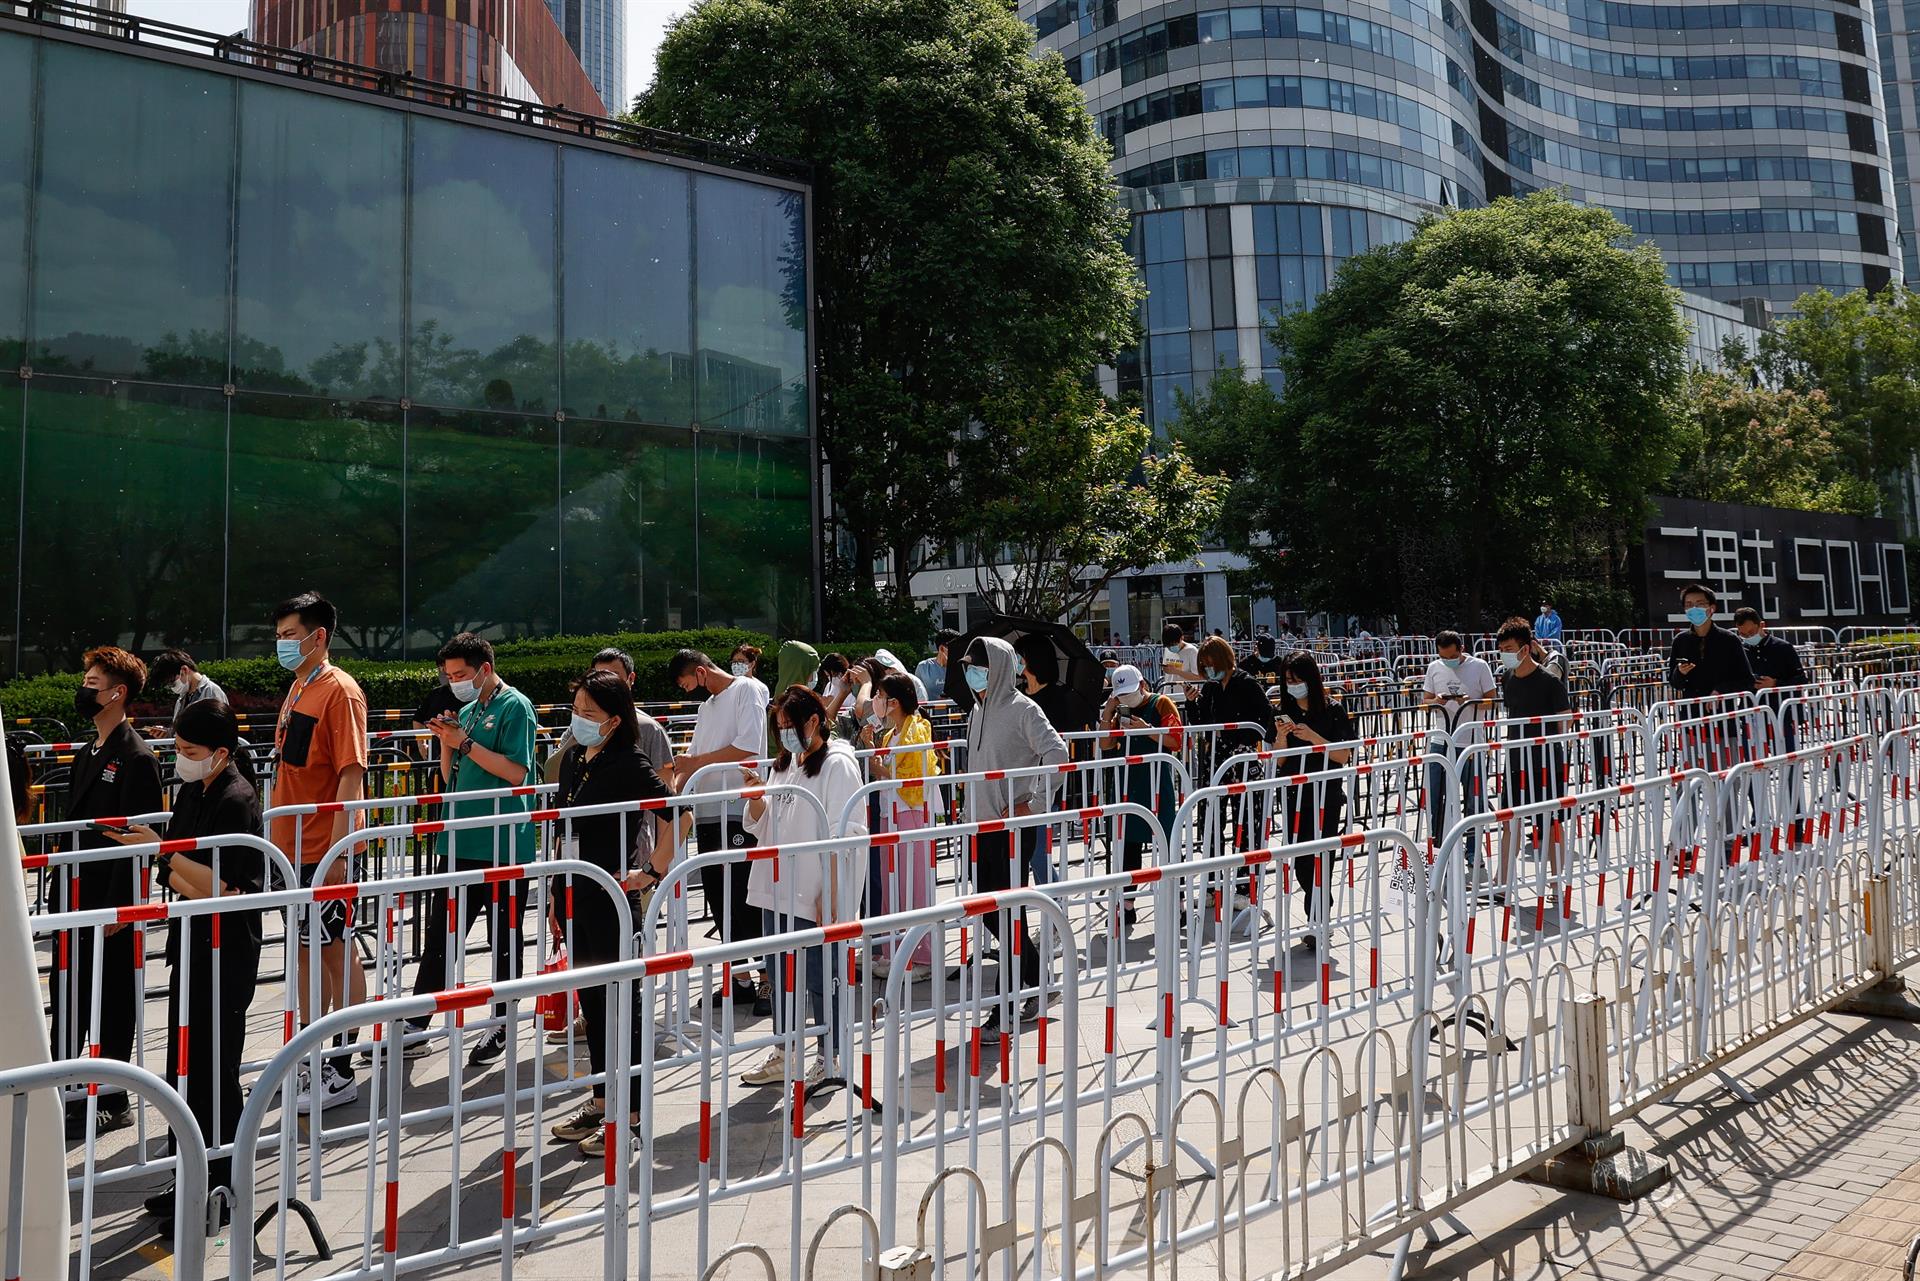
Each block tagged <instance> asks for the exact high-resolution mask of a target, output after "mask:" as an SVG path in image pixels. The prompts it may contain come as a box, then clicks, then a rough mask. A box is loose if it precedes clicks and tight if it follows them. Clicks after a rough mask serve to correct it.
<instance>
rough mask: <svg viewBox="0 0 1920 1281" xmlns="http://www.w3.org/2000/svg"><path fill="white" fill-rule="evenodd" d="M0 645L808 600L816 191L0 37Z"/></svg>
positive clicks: (787, 630) (424, 633)
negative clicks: (316, 622)
mask: <svg viewBox="0 0 1920 1281" xmlns="http://www.w3.org/2000/svg"><path fill="white" fill-rule="evenodd" d="M0 126H4V127H0V538H4V539H5V540H6V541H7V542H8V543H9V544H10V546H9V547H8V548H7V549H6V550H5V551H0V668H4V670H6V671H14V670H24V671H34V670H39V669H41V668H43V667H46V666H49V665H56V666H58V665H70V664H71V663H72V662H73V661H74V660H76V659H77V657H78V655H79V653H80V651H81V650H82V649H84V648H85V647H86V646H88V645H92V644H99V643H103V642H109V641H113V642H117V643H120V644H122V645H126V646H128V647H130V648H133V649H136V650H148V651H150V650H153V649H156V648H159V647H161V646H162V645H165V644H181V645H185V646H187V647H189V648H191V649H192V650H193V651H194V652H195V653H196V654H204V655H208V656H215V655H221V654H258V653H262V652H265V649H266V641H267V638H268V620H267V619H266V618H265V617H264V615H265V611H266V610H267V609H269V608H270V607H271V605H272V604H273V602H274V601H276V600H278V599H279V598H281V597H283V596H285V595H286V594H287V593H289V592H290V591H294V590H298V589H300V588H303V587H307V586H312V587H316V588H319V589H321V590H323V591H325V592H327V593H328V594H329V595H330V596H333V597H334V598H335V599H336V600H337V601H338V603H339V604H340V607H341V612H342V630H343V633H344V634H345V638H346V639H347V640H348V641H349V642H350V643H351V645H352V646H353V647H354V648H355V649H356V650H358V651H359V652H362V653H365V654H368V655H372V656H382V657H399V656H414V657H418V656H421V655H424V654H428V653H431V652H432V651H433V650H434V649H435V648H437V646H438V644H439V643H440V641H441V640H443V639H444V638H445V637H446V636H447V635H449V634H451V633H452V632H454V631H456V630H459V629H461V628H473V629H475V630H480V631H483V632H484V633H486V634H489V635H493V636H496V637H506V636H518V635H540V634H547V633H553V632H560V631H567V632H589V631H606V630H615V629H639V628H647V629H658V628H668V627H681V626H703V625H727V624H733V625H740V626H748V627H755V628H760V629H764V630H767V631H771V632H775V633H778V634H782V635H811V634H812V633H813V627H814V621H815V611H816V607H817V581H818V568H817V563H816V561H817V558H816V552H815V539H814V532H813V531H814V525H815V521H814V511H815V507H816V504H817V495H816V492H815V484H816V477H817V469H816V468H815V466H814V463H813V454H814V446H813V439H812V418H811V388H810V384H809V376H808V369H809V348H808V333H807V325H808V316H809V299H810V295H809V290H808V284H807V279H806V265H807V245H806V193H805V191H804V189H803V188H801V187H798V186H795V185H793V184H790V183H783V182H781V181H779V180H775V179H770V178H763V177H760V176H758V175H751V174H747V173H741V172H733V171H724V172H723V171H716V170H713V169H711V168H708V167H699V166H694V165H691V164H684V163H680V162H676V161H671V160H668V159H666V158H656V157H644V158H643V157H641V156H639V155H637V154H633V153H629V152H624V151H615V150H603V149H596V148H593V147H588V146H581V145H573V144H563V143H562V142H559V141H556V140H555V138H554V135H551V134H541V133H538V132H535V131H519V130H515V129H512V128H509V127H503V126H499V125H495V124H492V123H484V122H478V121H474V120H469V119H465V118H458V117H453V116H451V115H448V114H446V113H437V112H432V111H429V110H422V109H413V108H410V107H408V106H407V105H405V104H401V103H396V102H392V101H389V100H384V99H378V98H372V97H361V96H358V95H354V94H351V93H346V92H320V91H315V90H310V89H306V88H300V87H293V86H290V85H287V84H282V83H276V82H270V81H267V80H263V79H254V78H250V77H249V76H248V75H247V74H244V73H240V72H237V71H235V70H234V69H231V68H226V69H221V68H216V67H213V66H206V67H202V66H198V65H191V64H183V63H182V62H179V61H175V60H170V59H161V58H155V57H150V56H147V55H144V54H141V53H138V52H135V51H126V52H122V51H118V50H101V49H96V48H87V47H82V46H80V45H77V44H73V43H69V42H67V41H66V40H64V39H62V38H61V37H60V36H59V35H58V34H57V33H52V32H40V31H29V30H24V29H18V28H9V27H7V26H5V25H4V24H0Z"/></svg>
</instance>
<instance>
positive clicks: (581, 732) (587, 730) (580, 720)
mask: <svg viewBox="0 0 1920 1281" xmlns="http://www.w3.org/2000/svg"><path fill="white" fill-rule="evenodd" d="M567 729H568V731H569V732H570V733H572V735H573V741H574V742H576V743H578V744H580V746H582V747H598V746H599V745H600V740H601V739H603V738H605V737H606V736H607V727H606V725H604V724H602V723H601V722H600V721H590V720H588V719H587V718H586V717H584V716H582V715H581V714H580V713H578V712H575V713H574V714H573V719H572V720H571V721H569V722H568V724H567Z"/></svg>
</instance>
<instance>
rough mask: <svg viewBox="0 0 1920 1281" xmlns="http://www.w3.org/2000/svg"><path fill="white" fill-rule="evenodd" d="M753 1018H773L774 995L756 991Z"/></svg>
mask: <svg viewBox="0 0 1920 1281" xmlns="http://www.w3.org/2000/svg"><path fill="white" fill-rule="evenodd" d="M753 1017H754V1018H756V1019H770V1018H772V1017H773V995H772V993H770V992H761V991H756V992H754V994H753Z"/></svg>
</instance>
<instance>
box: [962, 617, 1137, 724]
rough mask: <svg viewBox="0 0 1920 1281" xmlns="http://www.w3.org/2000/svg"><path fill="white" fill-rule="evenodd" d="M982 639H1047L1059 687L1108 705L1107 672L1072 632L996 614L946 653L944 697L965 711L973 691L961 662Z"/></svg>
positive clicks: (1062, 626) (1057, 625) (1088, 699)
mask: <svg viewBox="0 0 1920 1281" xmlns="http://www.w3.org/2000/svg"><path fill="white" fill-rule="evenodd" d="M979 636H997V637H999V638H1000V639H1001V640H1003V641H1005V642H1007V644H1009V645H1011V644H1013V643H1014V642H1015V641H1017V640H1019V639H1021V638H1022V637H1024V636H1040V637H1043V638H1045V639H1046V641H1047V642H1048V643H1049V644H1051V645H1052V646H1053V657H1054V661H1056V662H1057V663H1059V665H1060V683H1061V684H1062V685H1065V686H1066V687H1067V688H1069V689H1075V690H1078V691H1080V694H1081V696H1082V697H1083V698H1085V699H1086V700H1087V702H1088V703H1090V704H1091V705H1092V706H1094V707H1099V706H1100V705H1101V704H1102V703H1104V702H1105V701H1106V699H1107V669H1106V668H1105V667H1104V666H1102V665H1101V662H1100V660H1099V659H1097V658H1095V657H1094V656H1093V651H1092V650H1090V649H1088V648H1087V643H1086V642H1085V641H1083V640H1081V639H1080V638H1079V637H1078V636H1075V635H1074V634H1073V630H1072V629H1071V628H1069V627H1066V626H1065V625H1063V624H1061V623H1048V622H1042V621H1041V620H1040V619H1037V618H1021V617H1019V616H1018V615H1015V614H995V615H993V616H992V617H991V618H989V619H987V621H986V622H984V623H982V624H981V625H980V626H978V627H976V628H974V629H973V630H972V631H970V632H968V633H967V634H966V635H965V636H962V637H961V638H960V639H959V640H957V641H955V642H954V643H953V645H952V646H951V647H950V648H949V649H948V650H947V653H948V654H950V655H952V659H951V660H950V661H949V662H948V663H947V688H946V690H945V693H946V696H947V697H948V698H950V699H952V700H953V701H954V702H955V703H956V704H958V705H959V707H960V709H961V710H962V711H969V710H971V709H972V707H973V691H972V690H971V689H969V688H967V677H966V668H965V667H964V666H963V665H962V664H961V663H960V661H959V660H960V658H961V657H962V656H964V655H965V654H966V652H967V647H968V646H970V645H972V644H973V642H974V639H975V638H976V637H979Z"/></svg>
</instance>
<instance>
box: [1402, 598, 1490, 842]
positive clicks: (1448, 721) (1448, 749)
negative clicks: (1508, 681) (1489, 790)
mask: <svg viewBox="0 0 1920 1281" xmlns="http://www.w3.org/2000/svg"><path fill="white" fill-rule="evenodd" d="M1433 648H1434V650H1435V651H1436V652H1437V653H1438V654H1439V657H1438V658H1436V659H1434V660H1433V661H1432V662H1431V663H1429V664H1427V678H1426V680H1425V681H1424V682H1423V683H1422V685H1421V699H1420V705H1421V706H1422V707H1425V708H1428V709H1430V710H1431V711H1432V713H1433V715H1432V722H1431V724H1432V733H1430V734H1429V735H1428V738H1427V747H1426V750H1427V752H1428V753H1429V754H1430V755H1432V756H1436V757H1441V758H1444V759H1445V760H1447V761H1448V762H1451V761H1452V760H1453V758H1454V757H1455V756H1456V755H1457V754H1458V753H1459V752H1460V751H1462V750H1463V749H1464V748H1466V747H1468V746H1471V745H1472V744H1474V743H1478V742H1479V741H1480V722H1481V721H1483V720H1486V719H1487V718H1488V717H1489V716H1491V715H1492V714H1493V707H1494V704H1495V703H1496V702H1497V701H1498V699H1499V697H1500V687H1499V685H1498V684H1497V683H1496V682H1495V681H1494V679H1493V669H1492V668H1491V667H1489V666H1487V664H1486V660H1484V659H1480V658H1475V657H1474V656H1473V655H1472V654H1469V653H1467V652H1466V650H1465V649H1464V648H1463V647H1462V645H1461V641H1460V634H1459V633H1458V632H1452V631H1446V632H1441V633H1439V634H1438V635H1436V636H1435V637H1434V638H1433ZM1481 765H1482V762H1481V761H1480V760H1479V758H1478V757H1477V756H1468V757H1467V758H1466V763H1465V765H1464V766H1463V768H1462V773H1461V776H1460V778H1459V779H1458V785H1459V787H1460V793H1461V794H1460V807H1459V811H1458V812H1459V814H1460V815H1462V816H1465V815H1468V814H1478V813H1479V812H1480V811H1481V809H1483V808H1484V802H1485V798H1484V797H1483V796H1482V795H1481V788H1480V777H1481ZM1450 770H1451V766H1450V765H1447V766H1443V765H1442V764H1441V763H1440V762H1439V761H1438V760H1435V761H1429V762H1428V763H1427V808H1428V812H1429V816H1430V819H1431V822H1432V824H1433V827H1432V834H1433V839H1434V841H1435V842H1436V843H1438V841H1439V840H1440V838H1441V837H1443V836H1445V835H1446V825H1447V798H1448V796H1449V795H1450V794H1451V793H1450V788H1449V785H1448V783H1447V775H1448V773H1449V772H1450Z"/></svg>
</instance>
